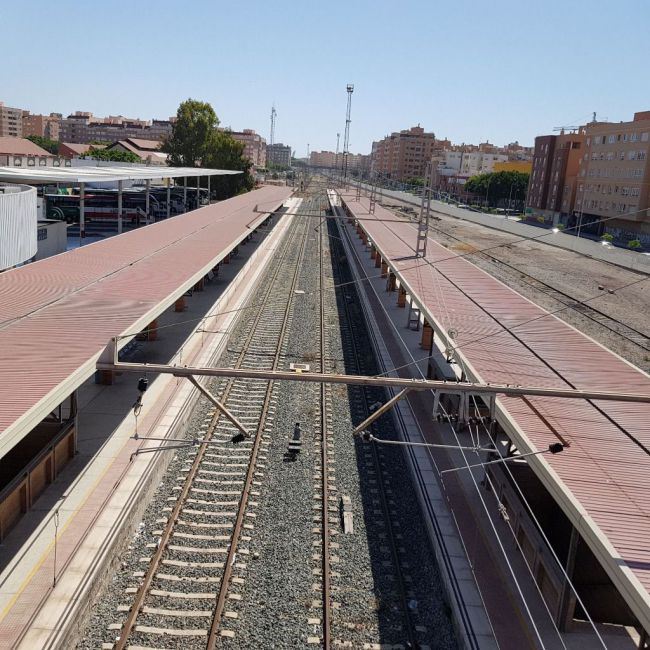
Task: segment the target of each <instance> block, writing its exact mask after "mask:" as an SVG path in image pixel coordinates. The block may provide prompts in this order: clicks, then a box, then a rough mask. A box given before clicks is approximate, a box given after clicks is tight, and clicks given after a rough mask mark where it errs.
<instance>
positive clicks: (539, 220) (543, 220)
mask: <svg viewBox="0 0 650 650" xmlns="http://www.w3.org/2000/svg"><path fill="white" fill-rule="evenodd" d="M537 223H546V219H544V217H537Z"/></svg>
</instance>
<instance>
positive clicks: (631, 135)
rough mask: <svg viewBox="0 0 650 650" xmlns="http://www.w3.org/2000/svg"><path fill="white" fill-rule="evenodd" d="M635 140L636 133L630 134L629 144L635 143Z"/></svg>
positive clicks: (636, 138)
mask: <svg viewBox="0 0 650 650" xmlns="http://www.w3.org/2000/svg"><path fill="white" fill-rule="evenodd" d="M637 140H638V135H637V133H636V132H635V133H632V134H630V142H636V141H637Z"/></svg>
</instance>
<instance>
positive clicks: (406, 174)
mask: <svg viewBox="0 0 650 650" xmlns="http://www.w3.org/2000/svg"><path fill="white" fill-rule="evenodd" d="M435 148H436V136H435V134H434V133H426V132H425V131H424V129H423V128H422V127H421V126H419V125H418V126H413V127H411V128H410V129H407V130H404V131H399V132H395V133H391V134H390V135H389V136H386V137H385V138H384V139H383V140H380V141H379V142H374V143H373V148H372V154H371V156H372V161H371V169H372V171H373V173H377V174H379V175H381V176H384V177H386V178H392V179H394V180H399V181H405V180H408V179H409V178H422V177H423V176H424V175H425V173H426V166H427V162H428V161H429V160H431V157H432V155H433V153H434V149H435Z"/></svg>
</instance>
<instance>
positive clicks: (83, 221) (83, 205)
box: [79, 183, 86, 246]
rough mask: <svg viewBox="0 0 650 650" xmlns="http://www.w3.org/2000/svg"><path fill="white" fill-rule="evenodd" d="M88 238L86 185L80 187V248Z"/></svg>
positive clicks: (82, 184)
mask: <svg viewBox="0 0 650 650" xmlns="http://www.w3.org/2000/svg"><path fill="white" fill-rule="evenodd" d="M85 237H86V184H85V183H81V184H80V185H79V246H81V244H82V243H83V240H84V238H85Z"/></svg>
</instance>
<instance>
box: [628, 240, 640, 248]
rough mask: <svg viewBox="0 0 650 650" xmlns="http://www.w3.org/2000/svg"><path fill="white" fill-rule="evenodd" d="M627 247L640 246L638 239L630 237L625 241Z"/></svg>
mask: <svg viewBox="0 0 650 650" xmlns="http://www.w3.org/2000/svg"><path fill="white" fill-rule="evenodd" d="M627 247H628V248H641V242H640V241H639V240H638V239H631V240H630V241H629V242H627Z"/></svg>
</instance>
